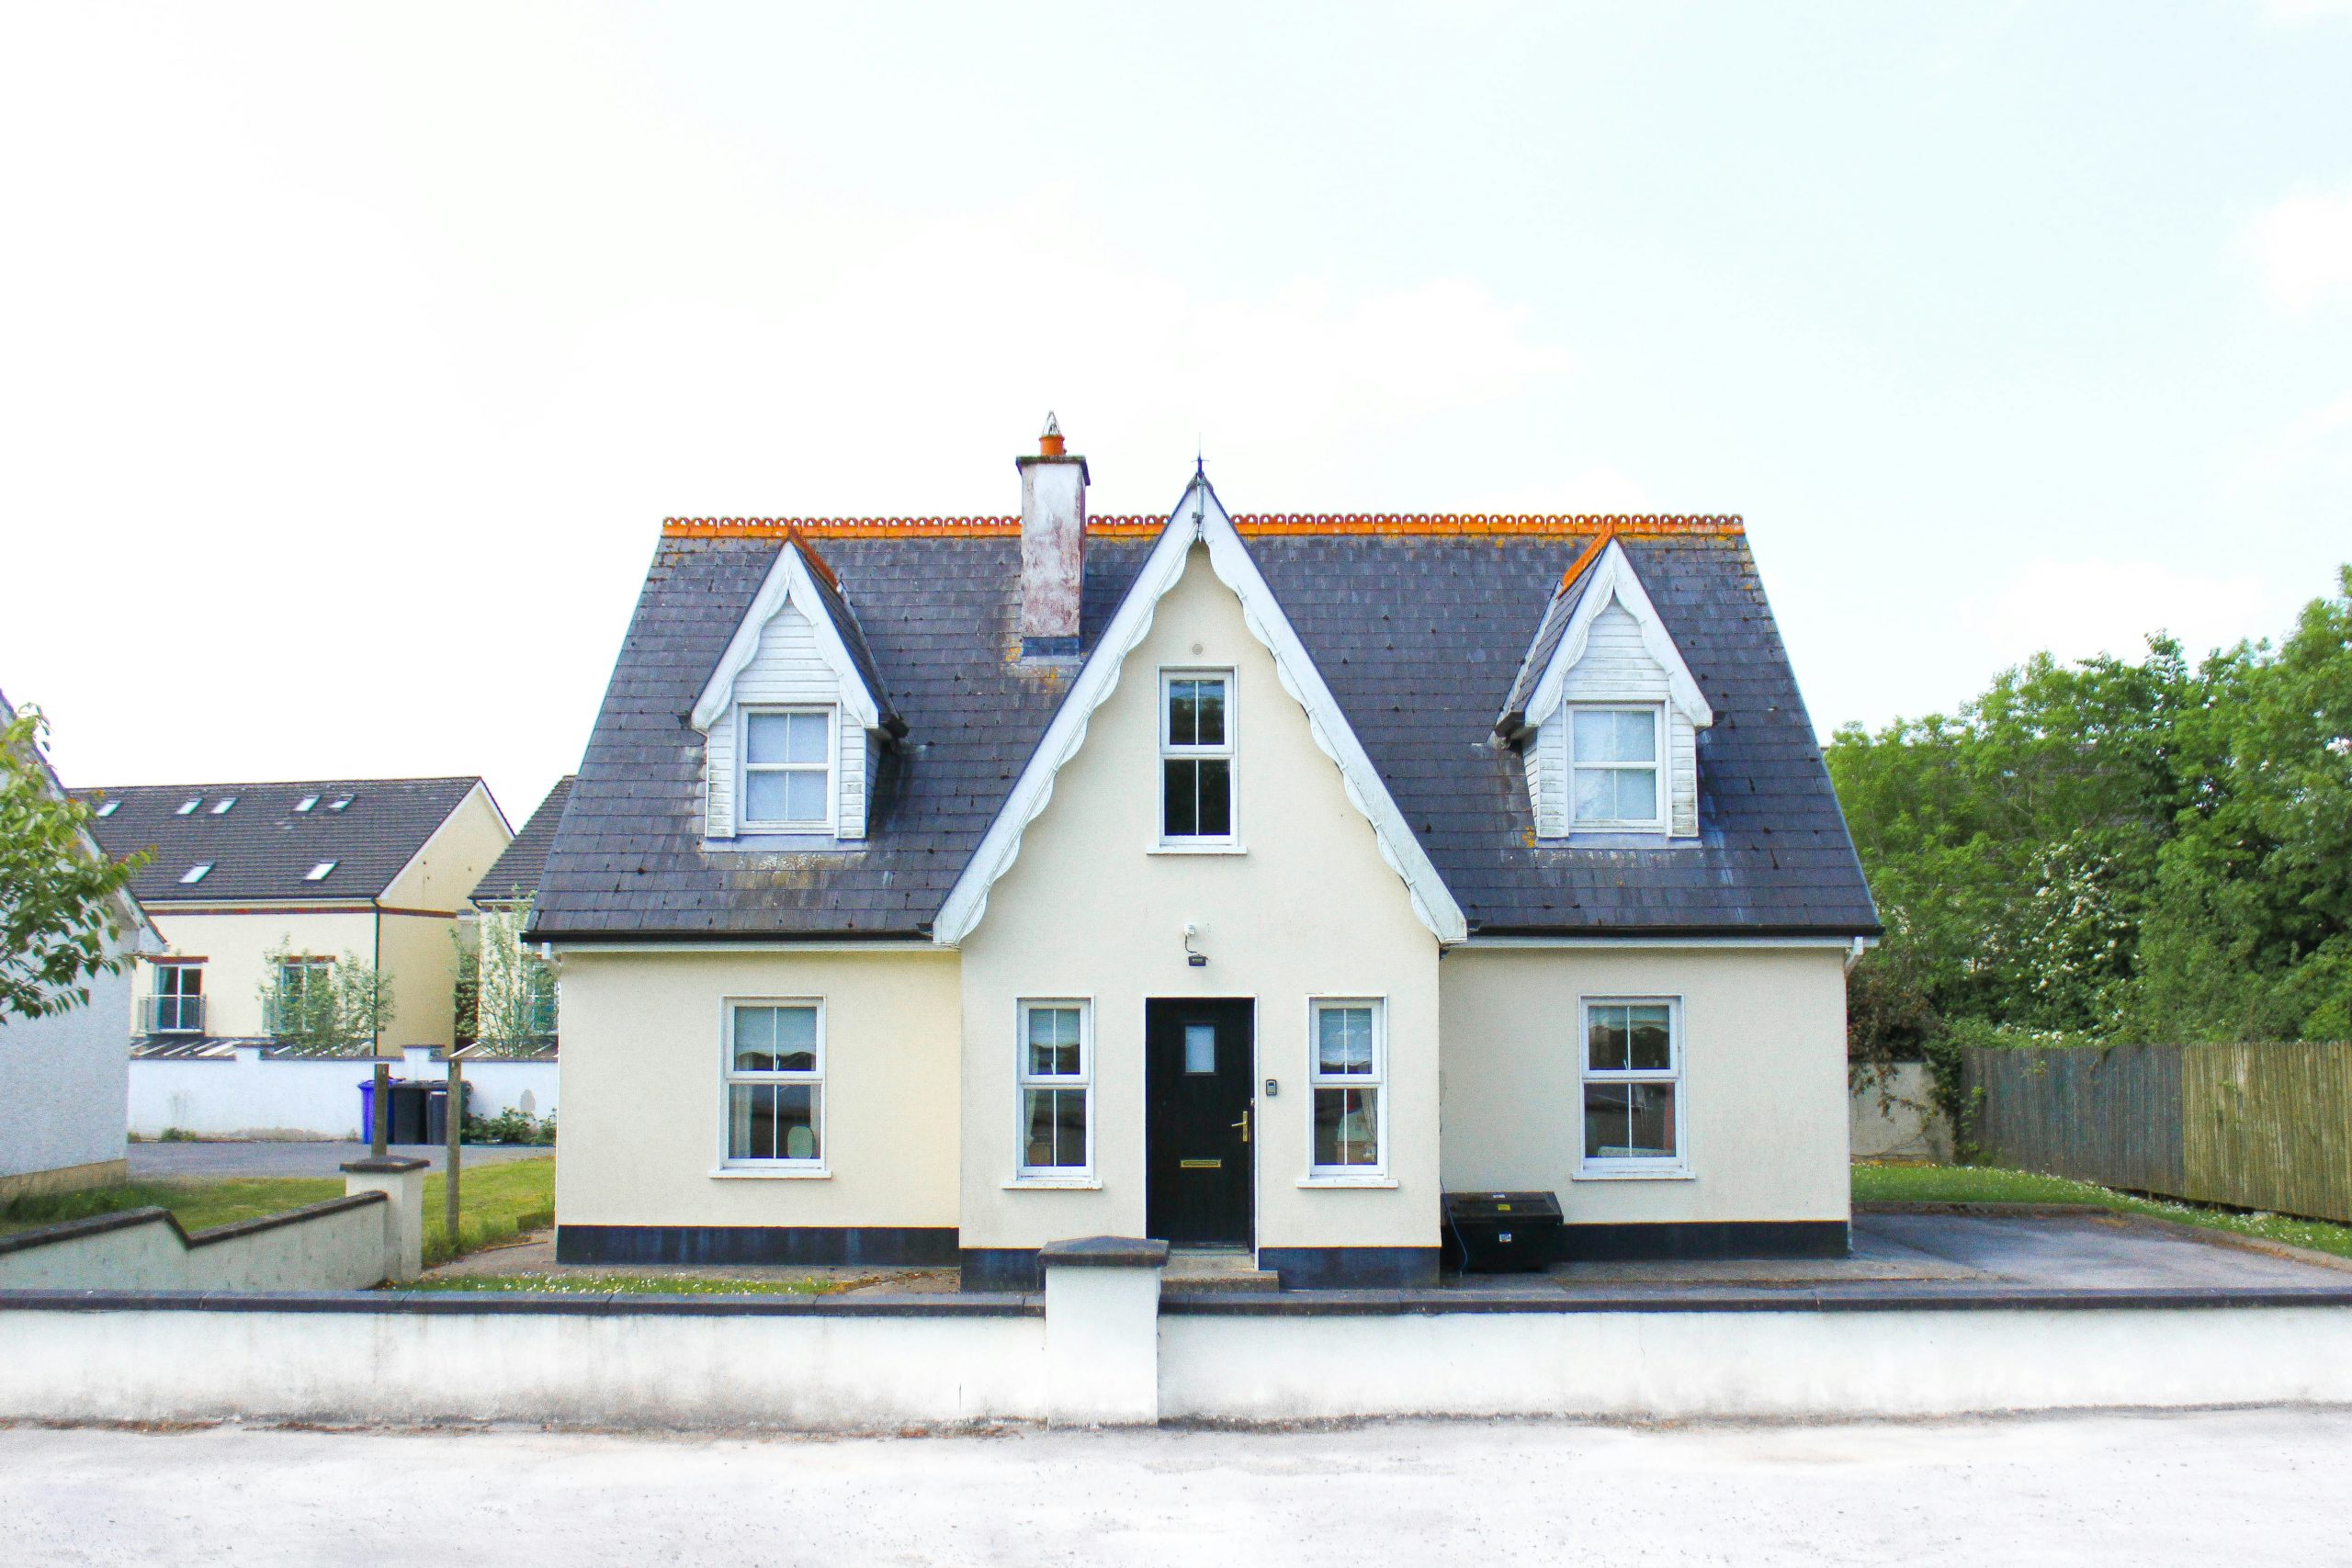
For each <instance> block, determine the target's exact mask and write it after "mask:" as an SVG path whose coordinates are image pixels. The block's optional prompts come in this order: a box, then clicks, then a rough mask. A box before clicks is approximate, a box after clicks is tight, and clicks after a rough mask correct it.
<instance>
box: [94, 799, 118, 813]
mask: <svg viewBox="0 0 2352 1568" xmlns="http://www.w3.org/2000/svg"><path fill="white" fill-rule="evenodd" d="M121 809H122V802H120V801H119V800H109V801H107V803H106V804H105V805H104V806H101V807H98V808H97V810H96V811H94V812H92V813H91V815H92V816H93V817H111V816H113V815H114V814H115V813H116V812H118V811H119V810H121Z"/></svg>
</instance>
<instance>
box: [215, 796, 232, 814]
mask: <svg viewBox="0 0 2352 1568" xmlns="http://www.w3.org/2000/svg"><path fill="white" fill-rule="evenodd" d="M236 804H237V797H236V796H235V795H224V796H222V797H221V798H220V799H219V800H216V801H214V802H213V803H212V815H213V816H215V817H226V816H228V815H229V807H232V806H234V805H236Z"/></svg>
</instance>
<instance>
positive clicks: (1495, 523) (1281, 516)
mask: <svg viewBox="0 0 2352 1568" xmlns="http://www.w3.org/2000/svg"><path fill="white" fill-rule="evenodd" d="M1167 522H1168V520H1167V519H1166V518H1165V517H1159V516H1156V515H1150V514H1133V515H1119V514H1113V515H1106V516H1101V517H1090V518H1088V519H1087V520H1086V531H1087V533H1089V534H1090V535H1094V536H1099V537H1103V538H1112V539H1119V538H1128V539H1132V538H1148V537H1152V536H1156V535H1158V534H1159V530H1160V529H1161V528H1163V527H1165V526H1166V525H1167ZM1233 525H1234V527H1235V528H1236V529H1237V530H1238V531H1239V532H1240V533H1242V534H1243V535H1245V536H1253V537H1261V538H1267V537H1284V536H1329V535H1384V534H1385V535H1393V536H1408V537H1416V538H1459V537H1464V536H1489V537H1495V538H1509V537H1528V536H1533V537H1555V536H1585V535H1589V534H1595V533H1599V532H1601V531H1604V530H1605V531H1608V532H1610V533H1612V534H1614V535H1616V536H1619V537H1621V538H1622V537H1628V536H1631V537H1656V536H1668V535H1699V536H1734V535H1739V534H1745V533H1746V532H1747V525H1745V524H1744V523H1743V522H1742V521H1741V519H1740V518H1739V517H1738V516H1737V515H1736V514H1727V515H1715V514H1703V515H1702V514H1689V515H1684V514H1651V515H1645V514H1641V513H1581V512H1580V513H1565V512H1563V513H1510V512H1462V513H1454V512H1447V513H1432V512H1351V513H1273V512H1243V513H1235V514H1234V518H1233ZM1020 532H1021V519H1020V518H1018V517H669V518H664V519H663V520H662V536H663V537H665V538H678V539H712V538H733V539H777V538H787V537H790V536H794V535H796V534H797V535H798V536H801V537H803V538H806V539H878V538H890V539H944V538H962V539H999V538H1009V537H1012V536H1017V535H1019V534H1020Z"/></svg>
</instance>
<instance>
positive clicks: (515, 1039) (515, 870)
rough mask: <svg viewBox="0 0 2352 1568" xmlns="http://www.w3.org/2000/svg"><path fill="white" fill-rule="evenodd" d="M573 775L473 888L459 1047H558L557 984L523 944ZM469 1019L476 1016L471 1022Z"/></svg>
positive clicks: (464, 921)
mask: <svg viewBox="0 0 2352 1568" xmlns="http://www.w3.org/2000/svg"><path fill="white" fill-rule="evenodd" d="M572 777H573V775H572V774H570V773H566V774H565V775H564V776H563V777H562V778H560V779H558V780H557V781H556V784H555V787H554V788H553V789H551V790H549V791H548V794H547V798H546V799H544V800H542V801H540V802H539V808H538V809H537V811H534V812H532V813H531V818H530V820H529V821H527V822H526V823H524V824H523V830H522V831H521V832H519V833H517V834H515V839H514V841H513V842H512V843H510V844H508V845H507V846H506V849H505V851H504V852H503V853H501V854H500V855H499V857H498V860H497V863H495V864H493V865H492V867H491V868H490V869H489V870H488V871H487V872H485V873H483V874H482V879H481V882H479V883H477V884H476V885H475V886H474V890H473V894H472V896H471V897H470V898H469V900H468V904H469V908H468V910H467V912H466V913H465V914H464V915H463V916H461V917H460V931H461V936H462V940H463V941H464V942H465V943H466V948H467V952H468V953H469V955H470V957H471V986H470V989H469V992H468V993H467V994H466V995H465V996H464V997H463V998H461V999H460V1001H459V1003H458V1013H459V1018H458V1038H459V1043H461V1044H469V1045H470V1044H474V1043H477V1042H478V1041H485V1042H486V1046H485V1048H486V1049H487V1048H492V1047H504V1048H512V1047H515V1046H518V1045H525V1044H527V1045H530V1046H533V1047H536V1048H538V1049H543V1050H550V1049H553V1048H554V1046H555V1043H556V976H555V969H554V966H553V965H552V964H548V963H547V962H546V960H544V959H542V958H540V957H539V956H538V955H537V953H533V952H531V951H530V950H529V949H528V948H527V947H526V946H525V945H524V943H523V942H522V940H521V938H522V933H523V927H524V924H525V923H526V921H527V920H528V919H529V917H530V908H531V901H532V899H534V898H535V897H537V896H538V891H539V874H540V873H541V872H542V871H544V870H546V869H547V863H548V846H549V845H551V844H553V843H554V842H555V829H556V824H557V823H558V822H560V821H561V820H562V819H563V803H564V802H565V801H567V800H569V799H571V781H572ZM469 1015H470V1016H469Z"/></svg>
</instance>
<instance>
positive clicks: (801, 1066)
mask: <svg viewBox="0 0 2352 1568" xmlns="http://www.w3.org/2000/svg"><path fill="white" fill-rule="evenodd" d="M1016 466H1017V468H1018V470H1019V473H1020V478H1021V501H1022V505H1021V513H1020V515H1019V516H1017V517H993V518H953V519H881V518H857V519H854V520H852V519H842V520H833V521H826V520H816V519H792V520H748V521H744V520H707V519H692V520H673V521H672V522H670V523H668V524H666V525H664V526H663V529H662V539H661V542H660V546H659V548H658V549H657V551H656V553H655V556H654V559H653V564H652V567H651V569H650V571H649V573H648V575H647V579H646V582H645V585H644V588H643V590H642V592H641V594H640V596H639V600H638V604H637V608H636V611H635V615H634V618H633V620H632V622H631V624H630V626H629V628H628V635H627V637H626V639H625V641H624V643H623V645H622V649H621V652H620V656H619V660H618V662H617V664H616V669H615V671H614V674H613V678H612V682H611V684H610V686H609V688H608V689H607V692H606V694H605V702H604V706H603V709H602V711H601V713H600V714H599V716H598V717H597V720H596V725H595V728H594V733H593V736H592V737H591V739H590V741H589V745H588V749H587V752H586V755H585V757H584V759H583V761H582V766H581V770H580V773H579V777H578V779H577V781H576V783H575V784H574V785H573V787H572V791H571V799H570V801H569V803H568V805H567V807H566V809H565V811H564V813H563V817H562V820H561V822H560V826H559V827H558V828H557V829H556V833H555V841H554V844H553V846H552V847H551V849H550V850H549V852H548V859H547V864H546V869H545V872H544V874H542V876H541V878H540V881H539V894H538V900H537V908H536V914H535V916H534V924H533V928H532V930H531V931H530V932H529V933H528V934H529V936H531V937H532V938H533V939H534V940H537V941H540V942H547V943H549V944H551V945H552V949H553V952H554V953H555V954H556V955H557V958H558V962H559V965H560V971H561V974H562V976H563V987H564V1061H565V1067H564V1092H565V1095H566V1100H565V1105H564V1132H563V1142H562V1145H561V1149H560V1156H559V1159H558V1171H557V1203H556V1208H557V1213H558V1216H559V1222H560V1223H559V1229H558V1243H557V1245H558V1252H559V1256H560V1257H561V1258H565V1259H567V1260H581V1261H589V1260H609V1261H631V1262H639V1261H645V1262H650V1261H717V1260H721V1259H725V1260H730V1261H748V1260H758V1261H790V1262H800V1263H885V1262H890V1263H909V1262H929V1263H948V1262H955V1263H959V1264H960V1265H961V1268H962V1271H963V1279H964V1281H965V1283H966V1285H967V1287H983V1286H989V1287H994V1286H1024V1287H1025V1286H1032V1285H1034V1284H1035V1281H1036V1279H1037V1273H1038V1270H1037V1264H1036V1257H1037V1250H1038V1248H1039V1247H1041V1246H1042V1245H1044V1244H1046V1243H1048V1242H1052V1241H1056V1240H1060V1239H1066V1238H1072V1237H1083V1236H1092V1235H1145V1236H1151V1237H1157V1238H1165V1239H1166V1240H1168V1241H1170V1243H1172V1244H1175V1245H1178V1246H1180V1247H1183V1246H1191V1247H1233V1248H1250V1249H1252V1250H1254V1253H1255V1256H1256V1261H1257V1264H1258V1266H1259V1267H1260V1268H1261V1269H1267V1270H1272V1271H1273V1272H1275V1273H1277V1274H1278V1275H1279V1276H1280V1279H1281V1282H1282V1283H1283V1285H1285V1286H1291V1287H1297V1286H1307V1287H1316V1286H1342V1285H1357V1286H1376V1285H1395V1284H1411V1283H1421V1282H1427V1281H1430V1280H1433V1279H1434V1278H1435V1277H1436V1276H1437V1274H1438V1271H1439V1268H1440V1262H1441V1245H1442V1223H1443V1222H1442V1194H1443V1193H1445V1192H1446V1191H1449V1190H1544V1191H1549V1192H1552V1193H1555V1194H1556V1195H1557V1197H1558V1200H1559V1202H1560V1204H1561V1206H1562V1208H1563V1210H1564V1211H1565V1215H1566V1232H1565V1235H1566V1239H1565V1242H1564V1244H1563V1245H1564V1246H1565V1247H1566V1249H1567V1250H1568V1251H1569V1252H1570V1253H1571V1254H1573V1255H1576V1256H1582V1257H1611V1258H1622V1257H1675V1256H1690V1255H1742V1254H1755V1255H1771V1254H1781V1255H1792V1254H1793V1255H1838V1254H1843V1253H1844V1252H1845V1251H1846V1249H1847V1246H1848V1218H1849V1177H1848V1161H1847V1120H1848V1113H1849V1112H1848V1093H1847V1080H1846V1044H1845V987H1844V976H1845V971H1846V968H1847V965H1848V964H1849V960H1850V959H1851V958H1852V957H1853V956H1854V955H1856V954H1857V953H1859V952H1860V949H1861V947H1862V945H1863V944H1864V943H1866V942H1868V941H1869V940H1870V939H1871V937H1872V935H1873V934H1874V933H1875V932H1877V931H1878V930H1879V922H1878V918H1877V915H1876V913H1875V911H1874V909H1873V908H1872V905H1871V897H1870V894H1869V891H1868V889H1867V887H1866V886H1865V885H1864V882H1863V877H1862V874H1861V870H1860V864H1859V863H1858V861H1857V859H1856V857H1855V853H1854V849H1853V845H1852V843H1851V840H1849V836H1848V834H1847V831H1846V827H1845V823H1844V820H1843V818H1841V816H1840V815H1839V812H1838V803H1837V800H1836V798H1835V796H1834V795H1833V794H1832V792H1831V788H1830V784H1829V779H1828V776H1827V773H1826V770H1825V768H1824V766H1823V763H1822V758H1821V752H1820V747H1819V745H1818V742H1817V740H1816V738H1815V732H1814V728H1813V725H1812V722H1811V720H1810V719H1809V718H1808V717H1807V716H1806V713H1805V708H1804V700H1803V698H1802V697H1801V696H1800V695H1799V694H1798V691H1797V686H1796V682H1795V680H1794V678H1793V676H1792V672H1791V670H1790V665H1789V659H1788V654H1787V652H1786V650H1785V649H1784V648H1783V647H1782V644H1781V637H1780V634H1779V631H1778V629H1777V627H1776V626H1775V624H1774V621H1773V617H1772V612H1771V609H1770V605H1769V604H1767V603H1766V600H1765V595H1764V591H1763V587H1762V583H1761V581H1760V579H1759V578H1758V572H1757V567H1756V563H1755V560H1754V558H1752V556H1751V555H1750V553H1749V550H1748V546H1747V539H1746V537H1745V535H1744V530H1743V527H1742V525H1741V524H1740V522H1739V520H1738V519H1736V518H1722V517H1620V518H1610V519H1602V518H1590V517H1560V516H1493V515H1467V516H1387V515H1382V516H1293V515H1282V516H1251V515H1242V516H1238V517H1236V516H1231V515H1228V514H1227V511H1226V509H1225V507H1224V506H1223V505H1222V504H1221V502H1220V501H1219V499H1218V497H1217V495H1216V492H1215V491H1214V490H1213V489H1212V488H1211V486H1210V484H1209V483H1208V481H1207V479H1205V478H1204V476H1203V475H1202V474H1201V473H1200V472H1199V471H1198V470H1197V468H1196V471H1195V473H1194V474H1193V476H1192V477H1191V478H1190V479H1189V481H1188V482H1187V483H1186V484H1185V486H1184V488H1183V492H1182V499H1181V500H1180V501H1179V502H1178V503H1177V505H1176V507H1175V508H1174V510H1173V511H1172V512H1171V513H1169V514H1168V515H1167V516H1165V517H1161V516H1156V515H1155V516H1144V517H1124V516H1122V517H1090V516H1089V515H1088V513H1087V507H1086V495H1087V488H1088V482H1089V474H1088V469H1087V465H1086V463H1085V460H1084V459H1083V458H1081V457H1076V456H1072V455H1069V454H1068V453H1067V452H1066V451H1065V449H1064V446H1063V443H1062V440H1061V438H1060V435H1059V434H1058V433H1057V431H1056V430H1055V429H1054V427H1053V426H1052V425H1051V424H1050V423H1049V425H1048V429H1047V434H1046V438H1045V440H1044V441H1043V443H1042V445H1041V450H1040V451H1039V452H1038V454H1037V455H1035V456H1034V457H1021V458H1018V459H1016Z"/></svg>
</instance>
